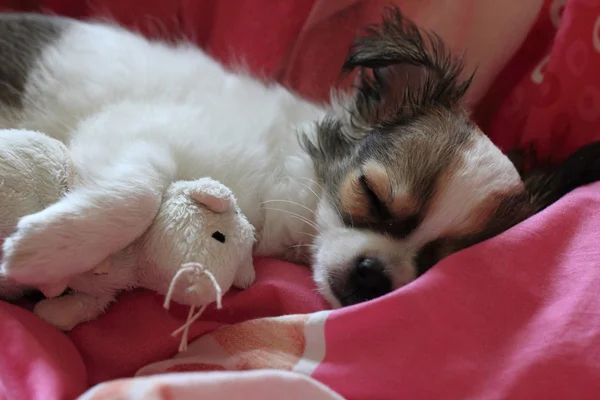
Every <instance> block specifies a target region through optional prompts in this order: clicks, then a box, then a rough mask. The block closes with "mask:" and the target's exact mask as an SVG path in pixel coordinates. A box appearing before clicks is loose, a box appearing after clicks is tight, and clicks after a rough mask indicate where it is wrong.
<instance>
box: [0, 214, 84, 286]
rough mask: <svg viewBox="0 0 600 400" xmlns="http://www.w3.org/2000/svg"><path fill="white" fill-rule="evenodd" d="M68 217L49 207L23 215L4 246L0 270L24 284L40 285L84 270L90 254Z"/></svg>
mask: <svg viewBox="0 0 600 400" xmlns="http://www.w3.org/2000/svg"><path fill="white" fill-rule="evenodd" d="M69 225H70V221H69V217H68V216H64V215H61V214H60V213H56V212H52V210H51V209H46V210H44V211H41V212H39V213H36V214H31V215H28V216H26V217H24V218H22V219H21V220H20V221H19V223H18V224H17V229H16V231H15V232H14V234H13V235H12V236H10V237H8V238H7V239H6V240H5V241H4V244H3V246H2V251H3V260H2V265H1V266H0V272H1V273H2V274H3V275H5V276H7V277H9V278H11V279H13V280H14V281H16V282H19V283H20V284H24V285H29V286H34V287H40V286H43V285H48V284H54V283H59V282H64V281H65V280H66V279H67V278H68V277H70V276H72V275H75V274H77V273H79V272H80V270H81V267H84V266H85V265H82V264H83V263H85V262H86V256H85V254H84V252H83V249H82V247H81V245H80V243H81V239H82V237H81V236H78V232H76V231H75V230H73V229H71V227H70V226H69Z"/></svg>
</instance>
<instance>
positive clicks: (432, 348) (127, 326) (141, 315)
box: [0, 0, 600, 400]
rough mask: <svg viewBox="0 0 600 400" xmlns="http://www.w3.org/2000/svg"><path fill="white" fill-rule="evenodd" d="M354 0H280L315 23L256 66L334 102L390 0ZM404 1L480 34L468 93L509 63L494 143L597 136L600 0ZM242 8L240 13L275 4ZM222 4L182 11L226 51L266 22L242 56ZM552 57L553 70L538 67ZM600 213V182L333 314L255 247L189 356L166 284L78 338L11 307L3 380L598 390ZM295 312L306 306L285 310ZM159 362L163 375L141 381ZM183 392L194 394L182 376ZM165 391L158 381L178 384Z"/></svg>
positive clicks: (383, 395) (561, 147)
mask: <svg viewBox="0 0 600 400" xmlns="http://www.w3.org/2000/svg"><path fill="white" fill-rule="evenodd" d="M66 1H67V0H58V1H54V0H53V1H51V2H50V1H49V2H48V4H50V3H52V4H54V3H56V4H58V3H61V4H67V3H66ZM136 1H137V0H136ZM327 1H328V2H329V0H327ZM13 3H15V2H13ZM38 3H39V2H38ZM77 3H78V4H83V3H81V2H77ZM94 3H95V4H96V3H102V2H101V1H96V2H94ZM105 3H106V4H113V3H114V4H118V5H120V6H122V7H121V8H120V9H122V11H123V12H125V11H124V10H125V9H126V8H127V7H126V3H127V1H124V0H119V1H108V0H106V2H105ZM184 3H186V4H190V7H191V4H202V5H205V6H206V5H207V4H209V3H210V4H213V5H215V4H216V2H211V1H208V0H207V1H198V2H184ZM342 3H344V1H342V0H340V1H338V0H336V1H333V0H332V1H331V4H329V3H326V2H325V0H321V1H314V2H313V3H310V4H314V7H313V8H312V9H309V5H310V4H309V2H305V3H303V4H299V3H298V4H296V2H294V4H295V6H294V7H296V8H289V9H288V8H286V7H287V6H281V9H278V10H279V11H281V13H283V14H281V15H297V16H299V17H298V18H300V16H302V18H304V19H305V20H306V21H307V22H306V23H305V24H304V25H303V24H302V23H300V22H298V21H294V23H293V24H291V23H290V24H287V25H288V26H286V29H284V30H282V32H285V35H282V36H281V37H278V38H277V39H278V40H280V41H277V43H278V44H277V46H275V48H276V49H277V51H278V52H279V53H278V56H277V57H275V55H270V54H269V53H268V51H267V52H265V50H264V49H265V48H269V47H268V46H266V47H264V48H263V49H262V50H260V51H259V50H256V54H257V55H258V56H257V57H256V58H254V59H252V60H251V61H252V62H251V63H250V65H251V67H252V68H254V69H256V70H260V69H261V68H260V65H264V66H266V68H265V69H264V70H263V72H265V73H267V74H271V75H273V76H275V77H277V78H278V79H279V80H280V81H282V82H284V83H286V84H288V85H289V86H290V87H292V88H294V89H296V90H298V91H300V92H301V93H303V94H306V95H309V96H313V97H315V98H323V96H324V95H325V94H326V92H327V88H328V87H329V85H330V84H331V83H332V82H334V81H335V80H336V78H337V71H338V69H339V64H340V61H341V58H342V57H343V53H344V52H345V46H346V44H347V42H348V40H349V39H350V37H351V36H353V35H354V33H355V31H356V29H355V28H356V27H357V26H359V25H362V23H364V22H367V21H369V20H374V19H376V18H375V17H376V11H378V10H376V9H377V8H378V6H379V4H378V2H375V1H373V2H370V1H369V2H367V1H351V0H348V1H347V2H346V3H345V4H342ZM398 3H399V4H401V5H403V6H404V9H405V10H406V11H408V13H409V15H411V16H413V17H415V19H416V20H417V21H418V22H419V23H420V24H422V25H425V26H428V27H430V28H434V29H435V30H437V31H439V32H440V33H441V34H442V35H443V36H444V38H445V39H446V40H448V41H449V42H450V44H451V45H452V47H454V48H457V49H461V48H462V47H461V46H465V47H468V52H467V55H468V62H469V63H470V65H475V64H478V65H480V68H479V73H478V80H477V81H476V83H475V86H474V91H473V93H472V97H471V100H472V101H475V100H477V99H479V97H480V96H481V94H483V93H485V92H486V88H488V87H489V84H490V82H491V81H492V80H493V79H494V77H496V75H497V73H498V71H500V70H502V68H503V67H504V70H503V71H502V72H501V73H500V75H498V76H497V77H496V83H495V84H493V85H492V86H491V89H490V90H489V91H487V95H486V96H485V97H484V98H483V100H482V101H481V102H480V103H479V106H478V107H477V113H476V117H477V120H478V122H479V123H480V124H481V126H482V127H483V128H484V130H485V131H486V132H490V135H491V137H492V139H493V140H494V141H495V142H496V143H497V144H499V145H501V146H502V147H504V148H508V147H510V146H512V145H514V144H519V143H522V144H524V143H534V144H535V145H536V147H538V149H539V150H540V152H541V153H542V154H552V155H554V156H555V157H563V156H564V155H566V154H567V153H568V152H570V151H571V150H572V149H574V148H575V147H577V146H579V145H581V144H583V143H587V142H589V141H591V140H598V139H599V138H600V131H598V127H599V126H600V119H599V118H600V115H598V112H599V108H600V103H599V102H597V101H596V100H597V97H595V94H594V93H596V91H597V90H598V89H599V88H600V81H598V79H599V77H600V75H599V74H598V73H597V72H598V70H599V69H600V59H599V57H600V52H599V51H598V50H597V47H596V42H597V41H599V40H600V39H598V37H599V32H600V31H599V30H600V22H599V21H600V17H598V16H599V15H600V4H599V3H598V1H597V0H566V1H565V0H546V1H545V2H544V4H543V7H542V4H541V2H540V1H538V0H527V1H522V0H511V1H504V2H498V1H496V0H489V1H487V0H486V1H483V2H481V1H478V2H474V1H472V0H461V1H454V0H452V1H450V0H436V1H434V0H429V1H412V0H401V1H398ZM500 3H502V4H500ZM73 4H74V3H73ZM148 4H149V5H148V7H151V8H152V7H153V9H154V8H156V10H154V11H156V12H157V13H158V14H160V12H159V11H157V10H158V9H159V8H161V7H162V6H163V5H164V7H162V8H169V7H171V6H172V8H177V6H178V4H179V3H178V2H172V3H168V4H167V3H165V2H151V4H150V3H148ZM220 4H221V3H220ZM222 4H225V3H224V2H222ZM236 4H237V3H236ZM286 4H287V3H286ZM159 6H160V7H159ZM246 6H247V8H245V9H244V8H243V7H242V8H240V10H241V11H243V10H246V11H247V12H248V13H249V12H250V11H253V12H254V13H255V14H252V15H263V14H264V13H263V12H262V11H261V10H262V9H260V8H259V7H255V8H253V7H251V5H250V3H247V4H246ZM81 7H83V6H81ZM115 7H116V6H115ZM206 7H207V8H206V9H207V10H208V8H210V7H208V6H206ZM211 7H212V6H211ZM215 7H216V6H215ZM223 7H224V6H223ZM371 7H373V8H371ZM540 7H541V11H540V12H539V13H538V10H540ZM217 8H218V10H220V11H219V12H216V11H215V14H214V17H215V18H214V23H215V25H214V26H211V25H204V24H200V23H195V22H194V21H196V20H195V19H194V18H195V17H194V16H196V17H198V16H202V15H205V14H203V12H200V11H201V10H200V11H199V9H196V11H195V14H191V13H186V14H185V16H186V18H183V20H182V21H183V23H184V25H185V26H187V28H188V29H191V28H194V27H197V30H198V32H197V33H198V34H199V36H202V35H205V36H203V38H204V39H206V42H203V43H208V45H210V44H211V43H221V45H220V46H219V48H218V49H214V50H215V53H216V54H217V55H220V57H221V58H223V59H227V57H228V55H229V54H237V51H235V52H234V51H233V49H236V50H237V47H236V46H239V47H243V46H250V45H251V44H252V43H253V42H254V41H253V40H251V37H252V34H248V32H255V31H256V30H257V29H259V28H260V26H259V25H260V24H258V25H257V23H256V22H252V24H250V25H249V26H246V28H244V26H242V25H239V24H237V25H235V26H236V29H232V30H231V32H232V35H231V36H230V38H232V42H231V43H233V44H234V45H235V46H232V47H229V48H232V52H231V53H229V52H228V49H227V48H226V47H228V44H230V43H229V42H227V41H225V39H223V38H222V37H221V38H220V39H219V38H217V39H215V38H212V39H211V40H208V38H206V35H208V34H207V33H206V32H204V28H206V30H207V32H208V31H209V30H210V31H211V32H213V31H214V32H221V34H220V35H221V36H223V35H225V34H226V33H228V32H229V31H230V30H229V29H227V26H230V25H234V24H233V23H232V22H231V21H232V18H233V20H236V18H237V20H239V21H243V20H244V19H243V18H242V17H244V16H245V15H246V16H247V13H246V12H241V11H240V10H237V11H236V10H233V11H232V10H224V9H223V8H221V6H219V7H217ZM63 9H64V8H63ZM69 10H71V11H73V12H75V11H74V10H75V9H71V8H69ZM316 10H317V11H316ZM318 10H320V11H318ZM205 11H206V10H205ZM213 11H214V10H213ZM226 11H227V12H226ZM65 12H66V11H65ZM131 13H133V14H135V13H134V12H133V11H131V12H130V14H131ZM117 14H118V13H117ZM138 14H139V13H138ZM152 15H154V14H152ZM206 15H212V14H206ZM264 15H266V14H264ZM536 15H537V20H536ZM560 15H563V20H562V22H560V21H561V20H560V18H559V16H560ZM123 19H125V20H127V18H125V17H123ZM165 20H168V21H171V20H172V19H171V17H170V16H167V17H165ZM237 20H236V21H237ZM246 20H250V18H246ZM270 20H271V21H272V22H273V23H275V22H276V21H277V18H271V19H270ZM284 20H285V19H284ZM252 21H254V20H252ZM282 24H284V25H285V23H282ZM209 28H210V29H209ZM268 29H271V28H268ZM273 29H276V28H275V27H273ZM282 29H283V28H282ZM200 31H202V32H200ZM528 31H529V34H527V32H528ZM195 32H196V31H194V33H195ZM254 35H256V34H254ZM286 35H295V36H297V38H296V40H293V39H292V38H291V36H290V37H287V38H286V37H285V36H286ZM295 36H294V37H295ZM235 38H237V39H235ZM261 39H264V40H267V39H266V38H261ZM236 40H237V41H236ZM260 43H266V42H260ZM577 43H581V45H580V44H577ZM582 45H583V46H584V47H582ZM584 48H585V50H584ZM251 53H252V54H253V53H254V52H253V51H252V52H251ZM241 54H247V53H241ZM584 54H585V55H584ZM545 56H548V57H545ZM511 57H512V59H511ZM545 59H547V60H548V61H547V63H546V61H545ZM281 60H285V61H283V62H281ZM509 60H510V61H509ZM574 60H575V61H574ZM507 62H508V65H506V63H507ZM540 65H542V66H543V65H546V66H545V67H542V68H537V69H536V67H538V66H540ZM334 72H335V73H334ZM532 78H533V79H532ZM557 82H558V83H557ZM557 87H558V88H559V89H556V88H557ZM557 93H558V94H557ZM582 98H583V100H582ZM582 105H583V108H581V107H582ZM582 110H583V113H582ZM598 210H600V184H593V185H590V186H588V187H585V188H580V189H578V190H576V191H575V192H573V193H571V194H569V195H568V196H566V197H565V198H564V199H562V200H561V201H559V202H558V203H556V204H555V205H554V206H552V207H550V208H549V209H547V210H545V211H544V212H543V213H541V214H539V215H537V216H535V217H534V218H531V219H529V220H527V221H525V222H524V223H522V224H520V225H519V226H517V227H515V228H513V229H511V230H509V231H507V232H505V233H504V234H502V235H500V236H499V237H496V238H493V239H491V240H489V241H487V242H485V243H481V244H479V245H477V246H474V247H473V248H470V249H467V250H465V251H462V252H460V253H457V254H455V255H454V256H452V257H449V258H448V259H446V260H444V261H443V262H442V263H440V264H439V265H438V266H436V267H435V268H433V269H432V270H431V271H430V272H428V273H427V274H426V275H425V276H423V277H422V278H420V279H419V280H417V281H416V282H414V283H412V284H410V285H408V286H406V287H404V288H402V289H400V290H398V291H396V292H395V293H393V294H390V295H388V296H386V297H384V298H381V299H378V300H376V301H372V302H369V303H366V304H363V305H359V306H355V307H351V308H347V309H343V310H337V311H322V310H324V309H326V308H327V307H326V304H325V303H324V301H323V299H322V298H321V297H320V296H319V295H318V294H317V293H316V291H315V287H314V284H313V283H312V280H311V278H310V271H309V270H308V269H306V268H304V267H301V266H296V265H292V264H288V263H283V262H278V261H274V260H257V265H256V267H257V283H256V284H255V285H254V286H253V287H252V288H250V289H249V290H247V291H244V292H232V293H230V294H228V295H227V297H226V300H225V303H224V305H225V307H224V309H223V310H220V311H219V312H217V311H216V310H209V311H208V312H207V313H206V314H205V315H204V317H203V320H202V321H199V322H197V323H196V324H194V325H193V327H192V329H191V337H192V338H195V339H196V340H195V342H194V343H192V345H191V346H190V351H189V352H188V353H185V354H180V355H176V349H177V344H178V340H177V339H173V338H171V337H170V336H169V334H170V332H171V331H172V330H174V329H175V328H177V327H179V326H180V325H181V323H182V322H183V320H185V317H186V311H187V310H185V309H184V308H182V307H174V309H173V310H172V311H171V312H166V311H165V310H163V309H162V307H161V303H162V298H161V297H160V296H157V295H154V294H152V293H149V292H144V291H140V292H131V293H126V294H124V295H123V296H122V297H121V299H120V300H119V302H118V303H117V304H116V305H114V306H113V307H111V309H110V310H109V311H108V313H107V314H106V315H105V316H103V317H102V318H100V319H98V320H97V321H93V322H91V323H88V324H85V325H82V326H80V327H78V328H76V329H75V330H74V331H73V332H72V333H70V334H69V335H68V338H67V336H65V335H63V334H60V333H58V332H57V331H56V330H54V329H52V328H51V327H49V326H47V325H46V324H44V323H42V322H41V321H39V320H38V319H37V318H35V317H33V316H32V315H31V314H30V313H28V312H27V311H25V310H22V309H18V308H16V307H14V306H10V305H7V304H0V312H1V313H2V315H1V316H0V317H1V319H0V321H1V322H0V337H1V338H2V342H1V344H2V348H3V352H2V354H0V390H2V393H3V395H4V397H5V398H7V399H11V400H12V399H35V400H37V399H40V400H42V399H43V400H52V399H70V398H74V397H75V396H76V395H78V394H80V393H81V392H82V391H83V390H85V388H87V387H88V384H92V385H93V384H96V383H99V382H105V381H109V380H111V379H115V378H125V377H132V376H133V375H134V374H136V372H137V374H138V377H137V378H135V379H133V380H132V381H127V385H129V384H132V385H136V384H137V383H135V382H140V385H149V387H154V388H155V389H156V390H157V391H155V393H158V391H159V389H160V390H162V389H161V388H164V385H162V383H161V382H164V381H163V379H167V381H169V379H171V378H165V377H169V376H172V375H163V374H165V373H171V372H184V371H226V370H234V371H243V370H248V369H269V368H277V369H280V370H286V371H290V372H294V373H302V374H305V375H310V376H311V377H312V378H314V379H316V380H318V381H320V382H322V383H324V384H325V385H327V386H329V387H331V388H332V389H333V390H335V391H336V392H338V393H339V394H340V395H343V396H344V397H346V398H348V399H389V398H409V399H411V398H432V399H438V398H485V399H496V398H497V399H532V398H544V399H565V398H577V399H588V398H589V399H594V398H597V397H598V396H597V393H600V355H599V354H600V353H599V352H598V351H597V349H598V348H600V337H599V335H600V298H599V297H598V296H597V295H596V292H597V288H598V287H600V286H599V283H600V268H599V267H600V251H599V250H598V237H600V232H599V231H600V228H599V227H600V212H599V211H598ZM317 311H319V312H317ZM285 314H294V315H288V316H285V317H281V315H285ZM69 339H70V340H69ZM75 348H76V349H77V350H75ZM83 365H85V367H84V366H83ZM86 371H87V375H88V377H87V378H86V375H85V372H86ZM237 373H238V372H235V373H234V374H233V375H218V379H219V382H228V383H223V384H222V385H220V386H212V389H210V390H213V389H215V388H220V389H219V390H221V389H222V390H227V389H228V388H229V387H230V386H229V385H230V384H235V383H236V382H242V381H243V379H244V375H243V374H242V375H236V374H237ZM150 374H160V375H159V377H158V378H155V377H145V376H147V375H150ZM240 374H241V372H240ZM211 376H217V375H211ZM153 379H157V380H155V381H154V382H156V383H160V384H158V385H156V386H155V385H154V383H153ZM178 379H179V378H175V380H173V381H169V382H170V383H167V387H170V388H174V387H175V386H177V385H180V384H182V382H183V383H184V386H185V385H188V386H189V388H196V387H201V386H202V385H204V384H205V383H206V379H205V377H203V376H201V375H194V374H192V375H186V376H185V377H182V378H180V379H181V380H178ZM221 379H223V380H221ZM244 382H245V381H244ZM266 382H271V381H268V380H265V381H264V383H263V384H262V385H263V386H260V385H261V383H259V382H258V381H257V382H255V384H256V385H258V386H254V387H255V388H256V387H262V388H264V387H265V386H264V385H266V384H267V383H266ZM242 383H243V382H242ZM169 385H171V386H169ZM173 385H175V386H173ZM117 386H119V385H118V384H117V383H115V385H114V386H111V385H109V387H113V388H116V387H117ZM104 387H107V386H104ZM131 387H133V386H131ZM180 389H181V390H188V389H186V388H179V387H178V388H177V389H174V390H180ZM93 390H96V389H93ZM165 390H166V391H164V392H161V393H171V392H170V390H171V389H165ZM190 390H191V389H190ZM207 390H208V389H207ZM243 390H244V393H245V394H251V390H250V389H243ZM256 390H258V389H256ZM290 390H293V389H290ZM92 393H93V392H92ZM117 393H119V391H118V390H117ZM223 393H226V392H223ZM120 395H122V396H121V398H132V397H131V396H130V397H128V395H127V394H126V393H125V394H123V393H120ZM133 398H134V397H133Z"/></svg>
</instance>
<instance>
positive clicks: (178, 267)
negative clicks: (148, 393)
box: [0, 131, 255, 350]
mask: <svg viewBox="0 0 600 400" xmlns="http://www.w3.org/2000/svg"><path fill="white" fill-rule="evenodd" d="M12 142H15V143H21V145H20V147H16V145H14V146H13V147H14V150H13V151H12V153H11V158H7V157H4V158H3V159H2V164H0V168H2V169H1V170H0V177H2V178H3V179H4V182H8V180H7V178H6V177H7V176H10V182H11V187H12V189H13V190H14V193H13V192H11V191H10V190H9V188H8V187H4V186H3V188H2V193H3V194H4V195H3V197H2V198H1V199H0V209H2V210H3V211H5V210H6V211H7V212H6V213H5V214H6V215H4V214H3V215H2V218H3V220H2V221H0V226H3V229H5V230H4V231H2V233H3V234H4V236H6V235H7V234H10V232H11V230H12V229H14V226H15V225H16V221H17V220H18V218H20V217H22V216H24V215H26V214H28V213H31V212H35V211H39V210H40V209H43V208H44V207H46V206H48V205H49V204H52V203H53V202H54V201H56V200H57V199H58V198H59V197H60V196H62V195H63V194H64V193H66V191H67V190H68V189H69V187H70V186H71V184H72V183H73V182H75V179H74V176H73V175H74V174H73V172H72V170H71V168H70V167H69V165H70V158H69V155H68V151H67V149H66V148H65V147H64V146H63V145H62V144H61V143H60V142H57V141H55V140H53V139H50V138H48V137H47V136H45V135H42V134H40V133H36V132H28V131H10V132H6V131H0V157H2V156H3V155H4V154H1V152H2V151H3V150H4V149H6V148H8V147H9V146H8V145H9V143H12ZM27 143H29V144H30V145H32V146H33V145H34V144H35V145H36V146H38V148H39V149H38V150H36V152H35V153H36V154H37V156H35V157H32V156H31V154H33V153H34V152H33V151H32V150H31V147H29V146H28V145H27ZM48 160H51V162H49V161H48ZM42 170H43V171H42ZM40 180H43V182H42V181H40ZM38 185H41V186H38ZM29 187H33V188H40V189H39V190H37V191H36V190H21V188H29ZM42 188H43V191H40V190H41V189H42ZM5 193H9V194H11V193H12V195H11V196H7V195H6V194H5ZM25 197H27V201H26V202H27V203H28V204H29V203H32V204H33V205H28V204H22V205H20V204H18V203H19V201H22V200H19V199H21V198H23V199H24V198H25ZM38 203H39V205H38ZM34 205H35V206H34ZM12 209H14V210H15V212H14V213H13V214H10V213H8V210H12ZM2 224H4V225H2ZM253 244H254V228H253V227H252V225H250V223H249V222H248V220H247V219H246V218H245V216H244V215H243V214H242V213H241V212H240V210H239V207H238V205H237V202H236V199H235V197H234V195H233V193H232V192H231V191H230V190H229V189H228V188H227V187H226V186H224V185H222V184H221V183H219V182H217V181H214V180H212V179H210V178H203V179H199V180H196V181H178V182H174V183H172V184H171V185H170V187H169V188H168V189H167V191H166V192H165V194H164V197H163V202H162V204H161V207H160V209H159V211H158V213H157V216H156V218H155V219H154V222H153V223H152V225H151V226H150V228H149V229H148V230H147V231H146V233H145V234H144V235H142V237H140V238H138V239H137V240H136V241H135V242H134V243H132V244H131V245H129V246H128V247H127V248H126V249H124V250H122V251H121V252H119V253H117V254H114V255H113V256H111V257H109V258H108V259H107V260H105V261H104V262H103V263H102V264H101V265H99V266H98V267H96V268H95V269H94V270H91V271H88V272H85V273H83V274H80V275H77V276H74V277H72V278H71V279H70V280H69V282H68V287H69V288H70V289H71V292H70V293H68V294H66V295H63V296H58V297H53V298H49V299H46V300H42V301H41V302H39V303H38V304H37V305H36V307H35V309H34V312H35V313H36V314H37V315H38V316H40V317H41V318H43V319H45V320H46V321H48V322H50V323H51V324H53V325H55V326H56V327H58V328H60V329H63V330H70V329H72V328H73V327H74V326H76V325H77V324H79V323H81V322H84V321H89V320H92V319H94V318H96V317H98V316H99V315H100V314H101V313H102V312H103V311H104V310H105V309H106V307H107V306H108V305H109V304H110V303H111V302H112V301H113V300H114V299H115V296H116V295H117V293H118V292H120V291H122V290H127V289H131V288H135V287H142V288H147V289H152V290H155V291H157V292H159V293H161V294H165V295H166V298H165V307H166V308H168V306H169V303H170V301H171V300H173V301H175V302H177V303H180V304H184V305H189V306H190V314H189V317H188V321H187V322H186V324H185V325H184V326H183V327H182V328H181V330H183V332H184V335H183V338H182V344H181V346H180V350H183V349H185V346H186V344H187V342H186V340H185V336H186V335H187V328H188V327H189V324H190V323H191V322H193V321H194V320H195V319H197V318H198V317H199V316H200V314H201V313H202V311H203V310H204V308H205V307H206V306H207V305H208V304H210V303H212V302H214V301H216V302H217V306H218V307H220V299H221V294H222V293H224V292H225V291H227V290H229V288H230V287H231V286H232V285H233V286H236V287H239V288H242V289H243V288H246V287H248V286H250V285H251V284H252V283H253V281H254V277H255V275H254V266H253V264H252V247H253ZM9 272H10V271H9ZM9 278H10V275H9ZM5 283H6V284H9V283H10V282H5ZM4 293H5V292H4V291H3V292H2V293H0V294H3V295H4ZM196 307H200V310H199V311H198V313H196V314H194V310H195V308H196ZM179 331H180V330H178V331H176V332H175V333H178V332H179Z"/></svg>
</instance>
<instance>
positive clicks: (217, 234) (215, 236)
mask: <svg viewBox="0 0 600 400" xmlns="http://www.w3.org/2000/svg"><path fill="white" fill-rule="evenodd" d="M212 238H213V239H215V240H218V241H219V242H221V243H225V235H223V234H222V233H221V232H219V231H215V232H214V233H213V234H212Z"/></svg>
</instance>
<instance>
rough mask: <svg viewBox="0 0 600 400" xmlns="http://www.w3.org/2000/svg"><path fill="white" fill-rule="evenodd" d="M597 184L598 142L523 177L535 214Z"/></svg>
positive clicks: (598, 165) (599, 156) (533, 170)
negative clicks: (564, 197)
mask: <svg viewBox="0 0 600 400" xmlns="http://www.w3.org/2000/svg"><path fill="white" fill-rule="evenodd" d="M596 181H600V141H597V142H593V143H590V144H588V145H586V146H583V147H582V148H580V149H579V150H577V151H576V152H575V153H573V154H572V155H571V156H570V157H568V158H567V159H566V160H565V161H564V162H563V163H562V164H560V165H558V166H540V167H536V168H534V169H532V170H531V171H530V172H527V173H525V174H524V176H523V182H524V183H525V188H526V190H527V192H528V194H529V197H530V202H531V204H532V206H533V211H534V212H535V213H537V212H539V211H542V210H543V209H544V208H546V207H548V206H550V205H551V204H552V203H554V202H556V201H558V200H559V199H560V198H561V197H563V196H564V195H566V194H567V193H569V192H571V191H572V190H574V189H576V188H578V187H580V186H583V185H587V184H589V183H592V182H596Z"/></svg>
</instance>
